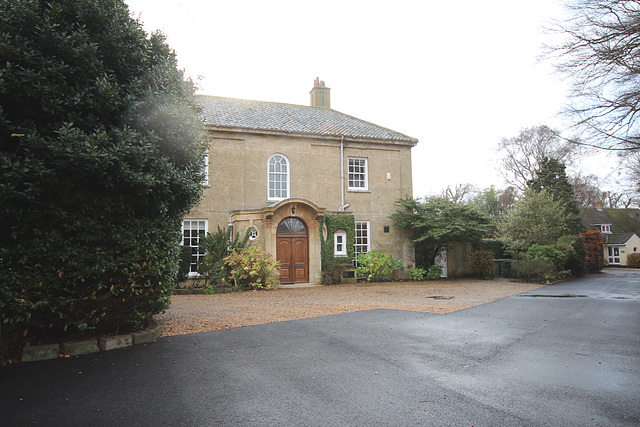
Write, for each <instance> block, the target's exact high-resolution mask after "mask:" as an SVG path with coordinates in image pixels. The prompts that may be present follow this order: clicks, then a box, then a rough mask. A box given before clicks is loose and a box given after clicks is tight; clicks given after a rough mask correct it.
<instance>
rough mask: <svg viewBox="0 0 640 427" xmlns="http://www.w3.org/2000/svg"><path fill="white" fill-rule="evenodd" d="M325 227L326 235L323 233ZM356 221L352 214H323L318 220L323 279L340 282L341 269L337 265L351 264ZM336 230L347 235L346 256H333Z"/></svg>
mask: <svg viewBox="0 0 640 427" xmlns="http://www.w3.org/2000/svg"><path fill="white" fill-rule="evenodd" d="M325 227H326V229H327V236H325V235H324V230H325ZM355 229H356V222H355V220H354V218H353V215H352V214H338V215H330V214H325V215H324V216H323V217H322V219H321V220H320V247H321V251H322V273H323V275H324V276H325V281H329V282H333V283H335V282H338V283H339V282H340V281H341V277H340V275H341V271H342V270H341V269H339V268H337V266H339V265H344V264H351V263H352V261H353V259H354V257H355V255H354V249H353V243H354V239H355ZM336 231H344V232H345V234H346V236H347V241H346V245H347V256H346V257H336V256H334V235H335V233H336Z"/></svg>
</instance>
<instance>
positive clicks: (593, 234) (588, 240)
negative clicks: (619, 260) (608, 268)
mask: <svg viewBox="0 0 640 427" xmlns="http://www.w3.org/2000/svg"><path fill="white" fill-rule="evenodd" d="M582 241H583V242H584V247H585V249H586V251H587V257H586V262H587V271H588V272H589V273H595V272H598V271H600V270H602V269H603V268H604V240H603V239H602V234H600V232H599V231H598V230H589V231H586V232H584V233H582Z"/></svg>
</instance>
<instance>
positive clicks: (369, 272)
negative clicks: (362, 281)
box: [358, 251, 403, 282]
mask: <svg viewBox="0 0 640 427" xmlns="http://www.w3.org/2000/svg"><path fill="white" fill-rule="evenodd" d="M402 268H403V267H402V261H400V260H397V259H395V258H394V257H393V256H391V255H390V254H388V253H386V252H378V251H371V252H366V253H360V254H358V276H366V278H367V282H371V281H376V282H378V281H381V280H383V279H384V278H385V276H386V275H388V274H391V273H393V272H395V271H400V270H402Z"/></svg>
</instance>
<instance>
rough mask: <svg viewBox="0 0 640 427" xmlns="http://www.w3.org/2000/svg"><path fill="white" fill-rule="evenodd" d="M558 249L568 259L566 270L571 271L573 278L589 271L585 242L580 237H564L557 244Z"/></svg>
mask: <svg viewBox="0 0 640 427" xmlns="http://www.w3.org/2000/svg"><path fill="white" fill-rule="evenodd" d="M556 249H558V250H559V251H561V252H562V253H564V254H565V256H566V257H567V261H566V262H565V264H564V269H565V270H569V271H571V274H572V275H573V276H582V275H584V274H585V273H586V271H587V250H586V249H585V247H584V242H583V241H582V239H581V238H580V237H578V236H562V237H560V239H558V242H557V243H556Z"/></svg>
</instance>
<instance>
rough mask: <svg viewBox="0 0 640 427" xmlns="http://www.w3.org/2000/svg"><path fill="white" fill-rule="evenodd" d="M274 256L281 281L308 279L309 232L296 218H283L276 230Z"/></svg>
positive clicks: (304, 280)
mask: <svg viewBox="0 0 640 427" xmlns="http://www.w3.org/2000/svg"><path fill="white" fill-rule="evenodd" d="M276 248H277V249H276V258H277V260H278V261H280V282H281V283H306V282H308V281H309V233H308V232H307V227H306V225H305V224H304V223H303V222H302V221H300V220H299V219H298V218H292V217H290V218H285V219H283V220H282V221H281V222H280V224H278V229H277V232H276Z"/></svg>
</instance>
